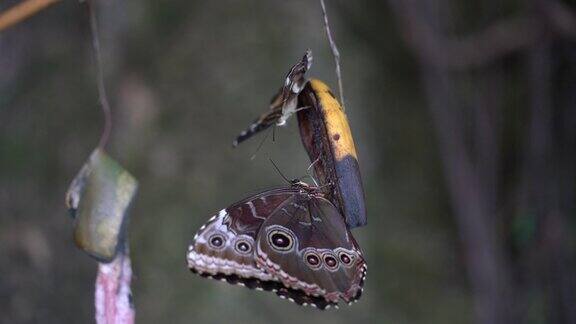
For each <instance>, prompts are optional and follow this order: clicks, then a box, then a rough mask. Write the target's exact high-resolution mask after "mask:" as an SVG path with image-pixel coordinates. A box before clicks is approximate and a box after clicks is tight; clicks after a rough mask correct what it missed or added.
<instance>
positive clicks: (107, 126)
mask: <svg viewBox="0 0 576 324" xmlns="http://www.w3.org/2000/svg"><path fill="white" fill-rule="evenodd" d="M86 5H87V6H88V13H89V14H90V31H91V33H92V47H93V48H94V59H95V60H96V83H97V85H98V99H99V100H100V106H101V107H102V113H103V114H104V129H103V130H102V135H100V141H99V142H98V147H100V148H104V147H105V146H106V144H107V143H108V138H109V137H110V130H111V129H112V114H111V111H110V103H109V102H108V95H107V94H106V87H105V86H104V68H103V64H102V51H101V49H100V36H99V33H98V21H97V20H96V11H95V10H94V8H93V7H92V2H91V1H86Z"/></svg>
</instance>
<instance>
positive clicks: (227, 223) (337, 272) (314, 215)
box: [187, 181, 366, 309]
mask: <svg viewBox="0 0 576 324" xmlns="http://www.w3.org/2000/svg"><path fill="white" fill-rule="evenodd" d="M187 259H188V266H189V267H190V269H191V270H192V271H193V272H196V273H198V274H200V275H202V276H210V277H212V278H216V279H219V280H223V281H227V282H229V283H234V284H241V285H244V286H247V287H248V288H256V289H262V290H270V291H273V292H275V293H276V294H277V295H279V296H280V297H284V298H288V299H291V300H293V301H295V302H296V303H298V304H302V305H314V306H316V307H318V308H321V309H324V308H327V307H329V306H336V305H337V304H338V302H339V300H343V301H345V302H347V303H350V302H352V301H355V300H356V299H358V298H359V297H360V294H361V291H362V284H363V281H364V277H365V273H366V263H365V262H364V258H363V256H362V252H361V250H360V248H359V247H358V244H357V243H356V241H355V240H354V238H353V237H352V234H351V233H350V231H349V230H348V228H347V227H346V225H345V223H344V220H343V218H342V216H341V215H340V214H339V213H338V210H337V209H336V207H334V205H332V203H331V202H330V201H328V200H327V199H325V198H324V196H323V194H322V193H321V192H320V190H318V188H317V187H312V186H309V185H307V184H305V183H303V182H298V181H294V182H292V183H291V185H290V186H289V187H284V188H277V189H272V190H269V191H266V192H263V193H260V194H257V195H255V196H252V197H250V198H247V199H245V200H242V201H240V202H238V203H236V204H233V205H231V206H230V207H228V208H226V209H223V210H222V211H220V212H219V213H218V214H217V215H215V216H214V217H212V218H211V219H210V220H209V221H208V223H206V225H204V226H202V227H201V228H200V230H199V231H198V233H197V234H196V236H195V238H194V240H193V242H192V244H191V245H190V247H189V250H188V255H187Z"/></svg>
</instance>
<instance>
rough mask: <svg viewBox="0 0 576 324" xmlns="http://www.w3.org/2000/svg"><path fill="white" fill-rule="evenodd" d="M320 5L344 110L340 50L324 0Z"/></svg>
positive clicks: (321, 0)
mask: <svg viewBox="0 0 576 324" xmlns="http://www.w3.org/2000/svg"><path fill="white" fill-rule="evenodd" d="M320 5H321V6H322V15H323V16H324V29H326V35H327V36H328V42H330V48H331V49H332V55H334V61H335V62H336V77H337V78H338V92H340V101H341V104H342V110H344V111H346V106H345V105H344V90H343V87H342V73H341V72H340V52H339V51H338V47H337V46H336V42H334V39H333V38H332V32H331V31H330V24H329V23H328V14H327V13H326V5H325V4H324V0H320Z"/></svg>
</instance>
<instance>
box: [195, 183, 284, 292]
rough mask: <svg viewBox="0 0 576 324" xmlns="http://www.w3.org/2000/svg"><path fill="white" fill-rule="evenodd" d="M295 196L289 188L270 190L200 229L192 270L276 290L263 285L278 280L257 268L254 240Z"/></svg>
mask: <svg viewBox="0 0 576 324" xmlns="http://www.w3.org/2000/svg"><path fill="white" fill-rule="evenodd" d="M293 195H294V191H293V190H292V189H290V188H279V189H274V190H269V191H266V192H263V193H260V194H257V195H255V196H252V197H250V198H247V199H244V200H242V201H240V202H238V203H235V204H233V205H231V206H230V207H228V208H226V209H223V210H221V211H220V212H219V213H218V214H217V215H214V216H213V217H212V218H210V220H208V222H207V223H206V224H204V225H202V227H200V229H199V230H198V232H197V233H196V235H195V236H194V239H193V241H192V243H191V244H190V246H189V248H188V254H187V261H188V267H189V268H190V270H192V271H193V272H196V273H198V274H200V275H201V276H204V277H213V278H215V279H220V280H223V281H224V280H226V281H228V282H230V283H241V284H244V285H246V286H248V287H250V288H256V287H262V288H265V289H266V288H269V289H276V288H277V287H276V286H277V285H272V286H270V285H266V284H265V283H263V282H266V281H275V278H274V277H273V276H272V275H271V274H269V273H267V272H266V271H264V270H262V269H259V268H258V267H257V265H256V263H255V259H254V250H255V240H256V235H257V234H258V232H259V230H260V227H261V225H262V223H263V222H264V221H265V220H266V218H267V217H268V216H269V215H270V214H272V213H273V211H274V210H275V209H276V208H278V206H280V205H282V204H283V203H284V202H285V201H286V200H288V199H290V198H291V197H293Z"/></svg>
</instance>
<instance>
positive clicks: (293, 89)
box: [232, 50, 312, 147]
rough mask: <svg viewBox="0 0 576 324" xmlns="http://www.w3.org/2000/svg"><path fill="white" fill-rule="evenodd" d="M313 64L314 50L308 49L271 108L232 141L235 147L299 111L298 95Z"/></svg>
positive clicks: (286, 80)
mask: <svg viewBox="0 0 576 324" xmlns="http://www.w3.org/2000/svg"><path fill="white" fill-rule="evenodd" d="M311 66H312V51H311V50H307V51H306V53H305V54H304V56H303V57H302V59H301V60H300V61H298V63H296V64H295V65H294V66H292V68H291V69H290V71H289V72H288V74H287V75H286V78H285V81H284V85H283V86H282V87H281V88H280V90H279V91H278V93H277V94H276V95H275V96H274V97H273V98H272V101H271V102H270V109H269V110H268V111H267V112H265V113H264V114H262V115H260V116H259V117H258V118H257V119H256V120H255V121H253V122H252V124H250V126H248V128H247V129H246V130H244V131H242V132H241V133H240V134H239V135H238V136H237V137H236V139H235V140H234V142H233V143H232V145H233V146H234V147H236V146H238V145H239V144H240V143H241V142H243V141H245V140H247V139H249V138H250V137H252V136H254V135H255V134H257V133H259V132H261V131H263V130H265V129H267V128H269V127H270V126H272V125H279V126H281V125H284V124H285V123H286V121H287V120H288V118H289V117H290V116H291V115H292V114H294V113H295V112H296V111H297V108H298V95H299V94H300V92H301V91H302V89H304V86H305V85H306V82H307V79H306V71H308V70H309V69H310V67H311Z"/></svg>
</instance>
